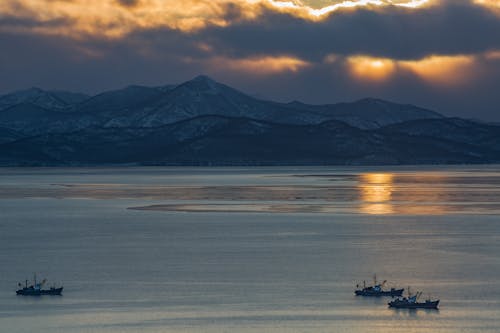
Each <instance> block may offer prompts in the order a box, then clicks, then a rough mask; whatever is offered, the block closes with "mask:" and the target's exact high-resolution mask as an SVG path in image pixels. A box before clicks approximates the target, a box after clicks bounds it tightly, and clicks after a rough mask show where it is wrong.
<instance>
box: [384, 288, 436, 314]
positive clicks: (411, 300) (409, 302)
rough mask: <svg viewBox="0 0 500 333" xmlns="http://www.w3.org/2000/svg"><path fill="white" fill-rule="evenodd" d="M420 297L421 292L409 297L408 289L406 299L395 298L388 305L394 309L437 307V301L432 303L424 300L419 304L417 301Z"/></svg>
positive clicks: (429, 300)
mask: <svg viewBox="0 0 500 333" xmlns="http://www.w3.org/2000/svg"><path fill="white" fill-rule="evenodd" d="M420 296H422V292H417V293H416V294H415V295H411V293H410V288H408V298H406V297H403V298H397V299H395V300H393V301H391V302H389V303H387V304H388V305H389V307H390V308H396V309H436V310H437V308H438V305H439V300H435V301H432V300H431V299H430V298H429V299H426V300H425V301H424V302H419V301H418V299H419V298H420Z"/></svg>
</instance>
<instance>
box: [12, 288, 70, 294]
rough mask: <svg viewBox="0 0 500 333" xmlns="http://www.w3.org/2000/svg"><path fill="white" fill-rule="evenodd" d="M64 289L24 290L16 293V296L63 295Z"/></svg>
mask: <svg viewBox="0 0 500 333" xmlns="http://www.w3.org/2000/svg"><path fill="white" fill-rule="evenodd" d="M62 291H63V287H61V288H53V289H45V290H44V289H38V290H36V289H31V288H23V289H19V290H17V291H16V295H21V296H42V295H58V296H60V295H62Z"/></svg>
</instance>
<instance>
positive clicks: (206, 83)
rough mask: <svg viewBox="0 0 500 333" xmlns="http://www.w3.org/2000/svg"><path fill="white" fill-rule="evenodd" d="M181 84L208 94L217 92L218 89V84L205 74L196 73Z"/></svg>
mask: <svg viewBox="0 0 500 333" xmlns="http://www.w3.org/2000/svg"><path fill="white" fill-rule="evenodd" d="M181 86H185V87H189V88H190V89H193V90H196V91H199V92H204V93H210V94H217V93H219V91H220V84H219V83H218V82H216V81H214V80H212V79H211V78H210V77H208V76H206V75H198V76H197V77H195V78H194V79H192V80H190V81H187V82H185V83H184V84H182V85H181Z"/></svg>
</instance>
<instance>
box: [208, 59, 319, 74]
mask: <svg viewBox="0 0 500 333" xmlns="http://www.w3.org/2000/svg"><path fill="white" fill-rule="evenodd" d="M206 65H207V67H209V68H212V69H214V68H215V69H217V70H229V71H233V72H244V73H246V74H250V75H270V74H278V73H283V72H298V71H300V70H302V69H305V68H307V67H309V66H311V63H309V62H307V61H304V60H302V59H299V58H297V57H293V56H260V57H250V58H241V59H234V58H227V57H213V58H210V59H208V60H207V61H206Z"/></svg>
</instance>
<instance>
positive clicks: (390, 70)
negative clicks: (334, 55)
mask: <svg viewBox="0 0 500 333" xmlns="http://www.w3.org/2000/svg"><path fill="white" fill-rule="evenodd" d="M347 65H348V68H349V71H350V73H351V75H352V76H353V77H354V78H357V79H361V80H368V81H384V80H386V79H388V78H389V77H390V76H391V75H393V74H394V72H395V70H396V65H395V62H394V61H393V60H391V59H386V58H372V57H369V56H351V57H348V58H347Z"/></svg>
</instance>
